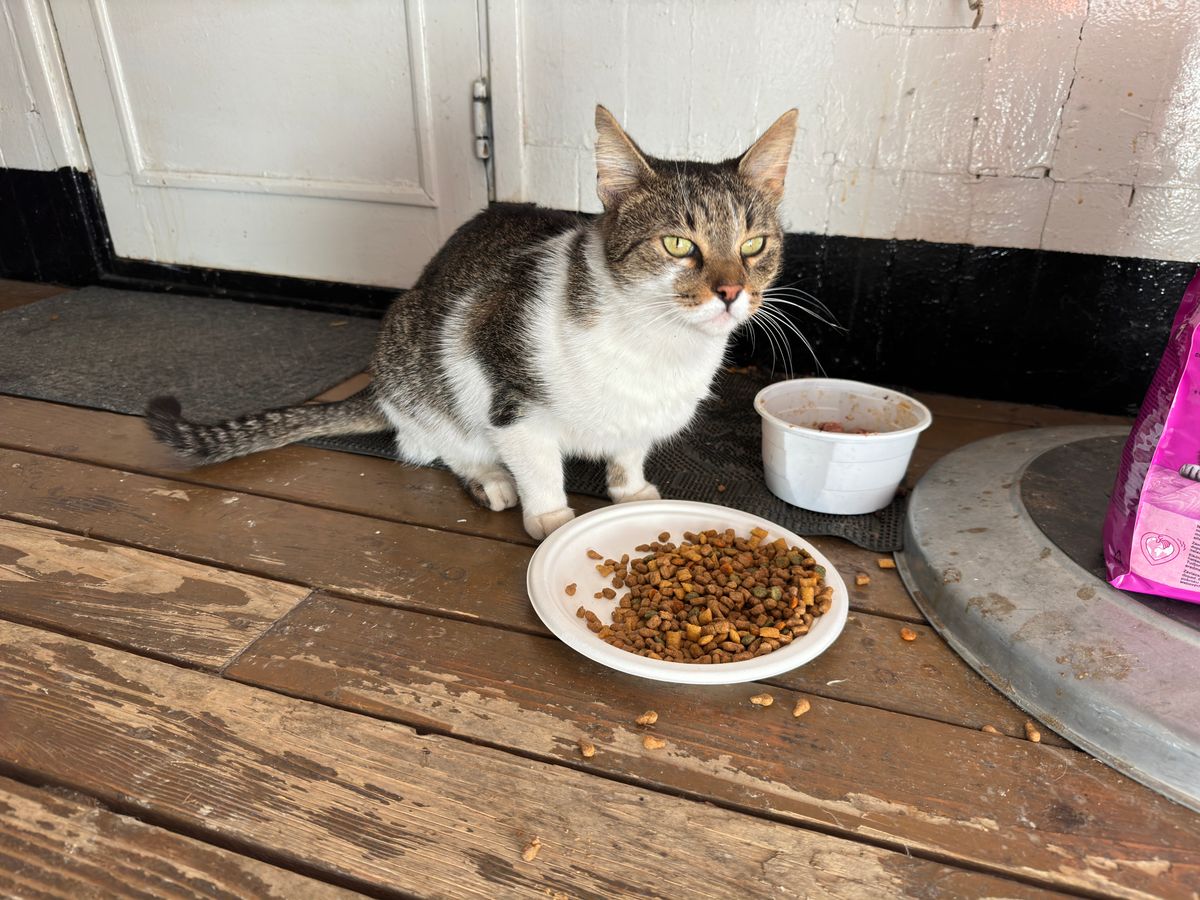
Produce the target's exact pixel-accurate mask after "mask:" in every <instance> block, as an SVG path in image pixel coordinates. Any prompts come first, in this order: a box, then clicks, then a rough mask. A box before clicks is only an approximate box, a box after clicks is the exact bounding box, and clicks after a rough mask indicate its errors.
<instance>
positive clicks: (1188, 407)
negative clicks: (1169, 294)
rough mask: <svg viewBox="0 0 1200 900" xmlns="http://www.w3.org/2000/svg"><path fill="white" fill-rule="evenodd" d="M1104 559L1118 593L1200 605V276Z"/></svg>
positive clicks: (1163, 370)
mask: <svg viewBox="0 0 1200 900" xmlns="http://www.w3.org/2000/svg"><path fill="white" fill-rule="evenodd" d="M1104 559H1105V562H1106V563H1107V565H1108V580H1109V582H1110V583H1111V584H1112V585H1113V586H1114V587H1119V588H1124V589H1125V590H1130V591H1141V592H1142V593H1146V594H1158V595H1159V596H1161V597H1173V598H1175V599H1176V600H1188V601H1190V602H1192V603H1200V275H1197V276H1196V277H1195V278H1193V279H1192V283H1191V284H1190V285H1188V289H1187V292H1186V293H1185V294H1184V295H1183V303H1182V304H1180V306H1179V312H1178V313H1177V314H1176V316H1175V324H1174V325H1172V326H1171V335H1170V338H1169V339H1168V341H1167V350H1166V352H1165V353H1164V354H1163V358H1162V362H1160V363H1159V364H1158V371H1157V372H1156V373H1155V374H1154V380H1153V381H1151V382H1150V389H1149V390H1148V391H1147V392H1146V399H1145V400H1143V401H1142V408H1141V411H1140V412H1139V413H1138V417H1137V420H1136V421H1135V422H1134V424H1133V431H1132V432H1130V434H1129V440H1128V441H1126V442H1125V450H1124V452H1123V453H1122V454H1121V467H1120V468H1119V469H1118V470H1117V483H1116V484H1115V485H1114V486H1113V492H1112V498H1111V499H1110V500H1109V504H1108V516H1107V517H1106V518H1105V520H1104Z"/></svg>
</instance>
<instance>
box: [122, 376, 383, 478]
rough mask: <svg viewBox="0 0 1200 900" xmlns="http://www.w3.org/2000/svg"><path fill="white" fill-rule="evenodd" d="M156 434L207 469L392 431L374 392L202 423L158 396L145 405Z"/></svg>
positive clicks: (151, 426) (171, 401)
mask: <svg viewBox="0 0 1200 900" xmlns="http://www.w3.org/2000/svg"><path fill="white" fill-rule="evenodd" d="M146 422H147V424H148V425H149V426H150V430H151V431H152V432H153V433H154V436H155V437H156V438H158V440H160V441H162V442H163V443H164V444H166V445H168V446H169V447H171V448H173V449H174V450H175V452H176V453H178V454H179V455H180V456H182V457H183V458H184V459H187V460H189V461H190V462H193V463H195V464H196V465H204V464H206V463H216V462H222V461H224V460H227V459H233V458H234V457H236V456H245V455H246V454H247V453H257V452H259V451H261V450H272V449H274V448H275V447H282V446H284V445H286V444H292V443H295V442H296V441H303V440H307V439H308V438H314V437H322V436H325V435H333V434H369V433H371V432H373V431H384V430H386V429H389V428H391V427H392V426H391V423H389V422H388V420H387V419H386V418H385V417H384V415H383V413H382V412H381V411H380V409H379V407H378V406H377V405H376V404H375V398H374V396H373V394H372V391H371V388H369V387H368V388H364V389H363V390H361V391H359V392H358V393H357V394H355V395H354V396H352V397H348V398H346V399H345V400H339V401H338V402H336V403H311V404H306V405H303V406H286V407H283V408H280V409H268V410H264V411H263V412H258V413H253V414H251V415H248V416H242V417H240V418H237V419H227V420H225V421H224V422H215V423H212V424H204V423H201V422H192V421H189V420H188V419H185V418H183V415H182V410H181V408H180V406H179V401H178V400H176V399H175V398H174V397H156V398H155V399H153V400H151V401H150V403H149V405H148V406H147V407H146Z"/></svg>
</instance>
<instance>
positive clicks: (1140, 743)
mask: <svg viewBox="0 0 1200 900" xmlns="http://www.w3.org/2000/svg"><path fill="white" fill-rule="evenodd" d="M1124 436H1125V432H1123V431H1121V430H1120V429H1115V428H1110V427H1073V428H1044V429H1033V430H1029V431H1021V432H1015V433H1012V434H1006V435H1001V436H999V437H995V438H989V439H988V440H984V441H980V442H978V443H975V444H972V445H970V446H969V447H964V448H963V449H961V450H958V451H956V452H954V453H951V454H950V455H948V456H946V457H944V458H943V459H942V460H940V461H939V462H938V463H937V464H936V465H935V466H934V467H933V468H932V469H930V470H929V472H928V473H927V474H926V475H925V477H924V478H923V479H922V480H921V482H920V484H918V485H917V487H916V489H915V490H914V491H913V494H912V496H911V498H910V500H909V512H908V521H907V524H906V527H905V551H904V552H903V553H902V554H900V555H899V557H898V562H899V568H900V572H901V575H902V576H903V578H904V580H905V583H906V584H907V586H908V588H909V590H910V591H911V592H912V594H913V596H914V598H915V600H916V602H917V605H918V606H920V607H921V610H922V612H924V613H925V615H926V616H927V617H928V618H929V620H930V621H931V622H932V623H933V625H934V627H936V628H937V629H938V631H939V632H941V634H942V635H943V637H945V638H946V640H947V641H948V642H949V643H950V645H951V646H952V647H953V648H954V649H955V650H956V651H957V652H958V653H959V654H960V655H962V657H963V658H964V659H965V660H966V661H967V662H968V663H969V664H970V665H971V666H972V667H973V668H975V669H976V670H977V671H978V672H979V673H980V674H981V675H983V676H984V677H985V678H986V679H987V680H988V681H990V682H991V683H992V684H993V685H995V686H996V687H997V688H998V689H999V690H1001V691H1003V692H1004V693H1005V694H1006V695H1008V696H1009V697H1010V698H1011V699H1012V700H1013V701H1014V702H1015V703H1017V705H1019V706H1020V707H1021V708H1022V709H1024V710H1026V711H1027V712H1029V713H1030V714H1031V715H1033V716H1035V717H1036V718H1038V719H1039V720H1041V721H1042V722H1044V723H1045V724H1046V725H1048V726H1049V727H1050V728H1052V729H1053V730H1054V731H1056V732H1058V733H1059V734H1061V735H1062V736H1063V737H1065V738H1066V739H1067V740H1069V741H1071V742H1073V743H1075V744H1076V745H1078V746H1079V747H1082V748H1083V749H1085V750H1087V751H1088V752H1089V753H1091V754H1093V755H1094V756H1096V757H1097V758H1099V759H1101V760H1103V761H1104V762H1106V763H1108V764H1109V765H1111V766H1113V767H1114V768H1116V769H1118V770H1119V771H1121V772H1123V773H1125V774H1126V775H1128V776H1130V777H1131V778H1134V779H1136V780H1138V781H1140V782H1142V783H1143V784H1146V785H1148V786H1149V787H1151V788H1153V789H1155V790H1157V791H1159V792H1160V793H1162V794H1164V795H1165V796H1168V797H1170V798H1172V799H1174V800H1177V801H1178V802H1180V803H1183V804H1185V805H1187V806H1189V807H1191V808H1192V809H1196V810H1198V811H1200V633H1198V632H1196V631H1194V630H1192V629H1191V628H1190V627H1188V625H1187V624H1185V623H1183V622H1179V621H1176V620H1175V619H1173V618H1171V617H1169V616H1165V615H1162V614H1160V613H1158V612H1156V611H1155V610H1153V609H1151V608H1149V607H1147V606H1146V605H1145V604H1143V603H1142V602H1140V601H1139V600H1138V599H1137V598H1136V597H1134V596H1131V595H1128V594H1126V593H1124V592H1122V591H1119V590H1116V589H1115V588H1112V587H1110V586H1109V585H1108V584H1107V583H1106V582H1105V581H1103V580H1102V579H1101V578H1099V577H1097V576H1096V575H1095V574H1093V573H1092V572H1090V571H1088V570H1087V569H1086V568H1084V567H1083V566H1081V565H1079V564H1078V563H1076V562H1075V561H1073V560H1072V559H1071V558H1070V557H1069V556H1068V555H1067V554H1066V553H1065V552H1063V550H1062V549H1060V548H1059V547H1058V546H1057V545H1056V544H1055V542H1054V541H1052V540H1050V539H1049V538H1048V537H1047V536H1046V534H1044V533H1043V532H1042V531H1041V529H1039V528H1038V526H1037V525H1036V524H1035V522H1034V521H1033V519H1032V518H1031V516H1030V515H1029V512H1028V511H1027V510H1026V508H1025V504H1024V502H1023V500H1022V496H1021V478H1022V475H1023V474H1024V473H1025V472H1026V470H1027V468H1028V467H1029V465H1030V463H1031V462H1032V461H1033V460H1035V459H1037V458H1038V457H1039V456H1041V455H1042V454H1043V453H1046V452H1047V451H1049V450H1052V449H1054V448H1057V447H1061V446H1063V445H1065V444H1069V443H1073V442H1076V441H1083V440H1088V439H1095V438H1104V437H1108V438H1112V437H1117V438H1121V439H1123V438H1124ZM1114 475H1115V472H1114V471H1112V470H1106V471H1095V472H1092V473H1091V477H1092V479H1093V480H1094V483H1096V484H1100V485H1101V486H1102V487H1101V489H1107V488H1108V487H1109V486H1110V485H1111V483H1112V480H1113V478H1114ZM1080 527H1085V528H1086V527H1094V526H1088V525H1081V526H1080ZM1096 539H1097V541H1098V540H1099V536H1098V535H1097V538H1096Z"/></svg>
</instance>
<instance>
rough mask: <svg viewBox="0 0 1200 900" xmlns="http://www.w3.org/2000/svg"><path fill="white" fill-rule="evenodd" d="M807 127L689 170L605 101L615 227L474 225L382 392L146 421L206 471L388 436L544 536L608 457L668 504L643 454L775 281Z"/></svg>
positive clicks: (611, 474)
mask: <svg viewBox="0 0 1200 900" xmlns="http://www.w3.org/2000/svg"><path fill="white" fill-rule="evenodd" d="M796 115H797V113H796V110H794V109H793V110H790V111H789V112H787V113H785V114H784V115H783V116H782V117H781V118H780V119H779V120H778V121H776V122H775V124H774V125H772V126H771V127H770V128H769V129H768V130H767V131H766V132H765V133H764V134H763V135H762V137H760V138H759V139H758V140H757V141H756V142H755V143H754V145H753V146H751V147H750V149H749V150H747V151H746V152H745V153H743V154H742V155H741V156H739V157H737V158H735V159H730V160H727V161H725V162H720V163H697V162H687V163H681V162H672V161H667V160H660V159H655V158H654V157H651V156H647V155H646V154H645V153H643V152H642V151H641V150H640V149H639V148H638V146H637V144H635V143H634V142H633V140H632V139H630V138H629V136H628V135H626V133H625V132H624V131H623V130H622V129H621V126H620V125H618V124H617V121H616V119H614V118H613V116H612V114H611V113H609V111H608V110H606V109H605V108H604V107H602V106H600V107H597V108H596V131H597V138H596V183H597V189H598V192H599V195H600V200H601V202H602V204H603V206H604V212H603V214H602V215H600V216H599V217H597V218H595V219H588V218H584V217H582V216H578V215H575V214H572V213H566V212H557V211H554V210H549V209H542V208H539V207H536V206H532V205H513V204H499V205H494V206H492V207H490V208H489V209H487V210H486V211H484V212H482V213H480V214H479V215H478V216H476V217H475V218H474V219H472V220H471V221H469V222H467V223H466V224H465V225H463V226H462V227H461V228H459V229H458V230H457V231H456V232H455V233H454V234H453V235H452V236H451V237H450V239H449V240H448V241H447V242H446V244H445V246H444V247H442V249H441V250H440V251H439V252H438V253H437V255H435V256H434V257H433V259H432V260H431V261H430V262H429V264H428V265H427V266H426V267H425V270H424V271H423V272H422V274H421V277H420V278H419V279H418V281H417V283H416V284H415V285H414V287H413V288H412V290H410V291H408V292H406V293H405V294H403V295H401V296H400V297H399V298H398V299H397V300H396V301H395V302H394V303H393V304H392V307H391V309H390V310H389V311H388V313H387V316H386V317H385V318H384V321H383V326H382V330H381V332H380V335H379V342H378V346H377V348H376V350H375V355H374V358H373V360H372V365H371V373H372V376H373V379H372V382H371V385H370V387H368V388H367V389H365V390H363V391H361V392H360V393H358V394H356V395H355V396H354V397H351V398H349V399H347V400H343V401H340V402H337V403H327V404H319V405H318V404H311V405H305V406H292V407H287V408H284V409H272V410H267V411H265V412H261V413H255V414H253V415H248V416H244V417H242V418H239V419H231V420H229V421H225V422H220V423H217V424H200V423H197V422H191V421H188V420H187V419H184V418H182V416H181V410H180V407H179V404H178V402H176V401H175V400H174V399H173V398H169V397H160V398H158V399H156V400H153V401H151V403H150V406H149V409H148V421H149V425H150V428H151V430H152V431H153V432H154V434H155V436H156V437H158V439H159V440H161V441H163V442H165V443H167V444H169V445H170V446H171V447H173V448H174V449H175V450H176V451H177V452H178V453H179V454H181V455H182V456H183V457H185V458H186V459H188V460H190V461H193V462H195V463H212V462H218V461H220V460H225V459H230V458H232V457H235V456H240V455H242V454H246V453H253V452H256V451H259V450H266V449H269V448H272V447H280V446H283V445H285V444H289V443H291V442H293V441H299V440H304V439H306V438H312V437H317V436H321V435H333V434H359V433H367V432H374V431H380V430H383V429H386V428H389V427H391V428H394V429H395V430H396V447H397V450H398V453H399V456H400V457H401V458H402V459H403V460H406V461H408V462H410V463H414V464H417V465H425V464H429V463H432V462H434V461H436V460H441V461H442V462H443V463H445V464H446V465H447V466H448V467H449V468H450V469H451V470H453V471H454V473H455V474H456V475H457V476H458V477H459V478H460V479H461V480H462V482H463V484H464V485H465V487H466V489H467V490H468V492H469V493H470V494H471V496H472V497H473V498H474V499H475V500H476V501H477V502H479V503H481V504H483V505H484V506H486V507H488V508H489V509H493V510H502V509H508V508H509V507H512V506H515V505H516V504H517V503H518V501H519V502H520V504H521V508H522V512H523V514H524V522H525V530H526V531H528V532H529V534H530V535H531V536H532V537H534V538H536V539H539V540H540V539H541V538H544V537H545V536H546V535H548V534H549V533H550V532H552V531H554V529H556V528H558V527H559V526H560V525H562V524H563V523H565V522H567V521H569V520H570V519H571V518H572V517H573V516H574V513H573V512H572V511H571V509H570V508H569V507H568V505H567V495H566V493H565V491H564V489H563V457H564V456H570V455H577V456H583V457H589V458H593V459H600V460H604V461H606V463H607V473H608V492H609V495H610V496H611V497H612V499H613V500H614V501H616V502H618V503H622V502H626V501H630V500H651V499H657V498H658V496H659V494H658V490H657V488H655V486H654V485H652V484H649V483H648V482H647V481H646V479H645V476H644V474H643V464H644V462H645V460H646V454H647V453H649V452H650V450H651V448H652V447H653V446H654V445H655V444H656V443H659V442H661V441H664V440H666V439H667V438H670V437H671V436H672V435H674V434H677V433H678V432H679V431H681V430H682V429H683V428H685V427H686V426H687V424H688V422H689V421H690V420H691V419H692V417H693V415H694V414H695V412H696V407H697V406H698V404H699V403H700V401H701V399H703V398H704V397H705V395H706V394H707V393H708V390H709V387H710V385H711V383H712V381H713V377H714V375H715V374H716V372H717V369H718V367H719V366H720V365H721V362H722V359H723V357H724V355H725V350H726V345H727V343H728V341H729V337H730V335H731V334H732V332H733V331H734V330H735V329H736V328H738V327H739V326H740V325H742V324H743V323H745V322H747V321H748V320H749V318H750V317H751V316H752V315H754V313H755V312H756V311H758V309H759V308H760V307H761V305H762V303H763V292H764V290H766V288H767V287H768V286H769V285H770V284H771V282H772V281H773V279H774V278H775V277H776V275H777V274H778V272H779V268H780V262H781V255H782V249H783V246H782V230H781V227H780V222H779V217H778V212H777V207H778V205H779V201H780V199H781V197H782V195H783V184H784V176H785V175H786V172H787V164H788V157H789V155H790V153H791V148H792V141H793V138H794V136H795V130H796Z"/></svg>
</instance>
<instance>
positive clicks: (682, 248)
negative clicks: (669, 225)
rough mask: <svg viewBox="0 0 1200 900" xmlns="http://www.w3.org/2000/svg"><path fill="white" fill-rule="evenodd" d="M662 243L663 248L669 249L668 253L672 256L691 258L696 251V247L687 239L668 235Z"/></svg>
mask: <svg viewBox="0 0 1200 900" xmlns="http://www.w3.org/2000/svg"><path fill="white" fill-rule="evenodd" d="M662 241H663V246H664V247H666V248H667V252H668V253H670V254H671V255H672V256H679V257H683V256H691V255H692V252H693V251H694V250H695V249H696V245H695V244H693V243H692V242H691V241H689V240H688V239H687V238H685V237H678V236H676V235H673V234H672V235H667V236H666V237H665V238H663V239H662Z"/></svg>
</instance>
